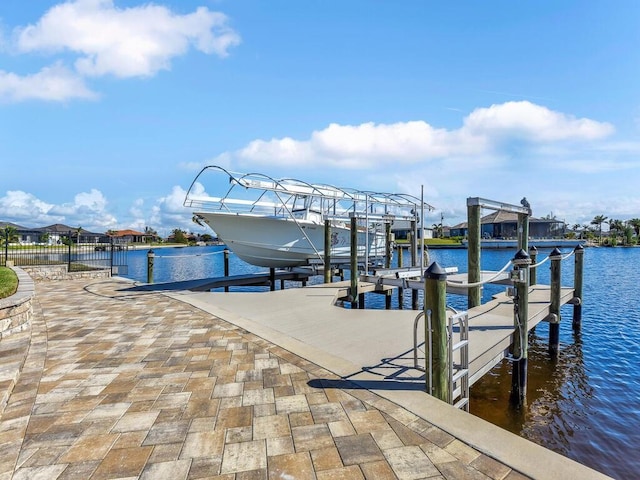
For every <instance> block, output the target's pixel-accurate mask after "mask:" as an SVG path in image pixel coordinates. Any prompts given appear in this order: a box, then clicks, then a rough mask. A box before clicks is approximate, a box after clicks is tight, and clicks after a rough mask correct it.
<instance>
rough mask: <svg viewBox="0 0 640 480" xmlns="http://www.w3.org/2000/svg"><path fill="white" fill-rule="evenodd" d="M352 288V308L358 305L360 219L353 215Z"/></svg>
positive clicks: (350, 294)
mask: <svg viewBox="0 0 640 480" xmlns="http://www.w3.org/2000/svg"><path fill="white" fill-rule="evenodd" d="M350 241H351V257H350V260H351V263H350V265H351V274H350V278H351V288H350V290H349V300H350V302H351V308H357V307H358V299H359V298H358V219H357V218H356V217H355V215H351V240H350Z"/></svg>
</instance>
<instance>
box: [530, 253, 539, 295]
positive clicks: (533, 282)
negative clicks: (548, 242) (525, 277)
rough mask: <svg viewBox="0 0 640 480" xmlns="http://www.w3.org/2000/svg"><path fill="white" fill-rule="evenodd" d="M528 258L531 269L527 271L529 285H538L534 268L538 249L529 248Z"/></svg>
mask: <svg viewBox="0 0 640 480" xmlns="http://www.w3.org/2000/svg"><path fill="white" fill-rule="evenodd" d="M529 257H531V268H530V269H529V285H536V284H537V283H538V267H534V266H533V265H535V264H536V263H538V249H537V248H536V247H535V245H532V246H530V247H529Z"/></svg>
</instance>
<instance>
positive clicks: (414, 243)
mask: <svg viewBox="0 0 640 480" xmlns="http://www.w3.org/2000/svg"><path fill="white" fill-rule="evenodd" d="M423 241H424V240H423ZM411 266H412V267H413V268H416V267H419V265H418V230H417V222H416V221H415V220H411ZM411 308H412V309H413V310H418V291H417V290H416V289H415V288H412V289H411Z"/></svg>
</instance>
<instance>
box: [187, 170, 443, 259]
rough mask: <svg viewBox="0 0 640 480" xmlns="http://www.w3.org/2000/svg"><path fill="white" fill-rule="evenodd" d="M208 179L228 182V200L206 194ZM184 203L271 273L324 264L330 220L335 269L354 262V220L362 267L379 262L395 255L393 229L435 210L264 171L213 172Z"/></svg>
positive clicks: (401, 197)
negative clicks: (390, 242) (390, 248)
mask: <svg viewBox="0 0 640 480" xmlns="http://www.w3.org/2000/svg"><path fill="white" fill-rule="evenodd" d="M205 173H214V174H217V177H220V176H223V177H226V178H225V188H227V191H226V193H225V194H224V195H223V196H219V197H214V196H210V195H208V194H207V193H206V190H205V187H204V184H203V183H202V181H201V178H203V175H204V174H205ZM218 182H219V178H218ZM220 185H222V184H220ZM184 204H185V206H187V207H190V208H194V209H195V210H194V216H193V218H194V221H196V222H197V223H200V224H202V223H206V224H207V225H208V226H209V227H210V228H211V229H212V230H213V231H214V232H215V233H216V235H217V236H218V238H220V239H221V240H222V241H223V242H224V243H225V244H226V245H227V246H228V247H229V248H230V249H231V250H232V251H233V252H234V253H235V254H236V255H237V256H238V257H240V258H241V259H242V260H244V261H245V262H247V263H250V264H252V265H257V266H263V267H270V268H282V267H296V266H302V265H310V264H322V263H323V262H324V250H325V221H326V220H329V225H330V229H331V232H330V233H331V235H330V248H331V251H330V254H331V259H332V263H345V262H347V263H348V262H349V258H350V254H351V218H355V219H356V222H357V224H358V228H357V254H358V258H359V261H360V262H364V263H365V264H370V263H374V262H378V263H379V262H381V261H382V259H384V257H385V253H386V251H387V249H386V229H385V223H390V222H393V220H394V219H396V218H401V219H403V220H406V219H410V220H414V221H415V224H416V225H417V224H418V217H419V213H420V212H421V211H423V210H424V209H425V208H426V209H429V210H431V209H433V207H431V206H430V205H428V204H425V203H424V202H421V200H420V199H418V198H416V197H413V196H410V195H406V194H385V193H375V192H363V191H358V190H353V189H345V188H339V187H334V186H331V185H317V184H310V183H307V182H304V181H300V180H295V179H280V180H276V179H273V178H271V177H269V176H267V175H263V174H257V173H251V174H239V173H232V172H229V171H227V170H225V169H224V168H222V167H218V166H208V167H205V168H204V169H203V170H202V171H201V172H200V173H199V174H198V176H197V177H196V178H195V180H194V181H193V183H192V184H191V187H190V188H189V191H188V192H187V196H186V198H185V202H184ZM416 228H417V227H416ZM365 245H366V246H367V248H365Z"/></svg>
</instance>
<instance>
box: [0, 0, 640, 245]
mask: <svg viewBox="0 0 640 480" xmlns="http://www.w3.org/2000/svg"><path fill="white" fill-rule="evenodd" d="M638 25H640V2H638V1H637V0H619V1H617V2H615V6H613V4H611V3H610V2H605V1H603V0H589V1H577V0H576V1H572V0H538V1H529V2H514V1H512V0H510V1H502V0H499V1H492V0H489V1H485V2H477V1H466V2H465V1H460V2H451V1H447V0H432V1H423V0H406V1H402V2H391V1H378V0H368V1H363V0H350V1H344V0H339V1H338V0H308V1H291V0H287V1H284V0H269V1H264V0H196V1H192V0H170V1H169V0H159V1H157V2H153V3H150V2H142V1H138V0H70V1H66V2H62V1H59V0H58V1H55V0H29V1H24V0H2V2H1V3H0V221H8V222H13V223H17V224H19V225H23V226H27V227H38V226H45V225H50V224H53V223H64V224H66V225H69V226H72V227H78V226H81V227H82V228H85V229H87V230H91V231H95V232H104V231H106V230H109V229H126V228H133V229H137V230H143V229H144V228H145V227H146V226H148V227H150V228H153V229H155V230H157V231H158V232H159V233H160V234H168V233H169V232H170V231H171V230H173V229H175V228H182V229H185V230H187V231H193V232H202V233H204V230H202V229H201V228H200V227H198V226H197V225H195V224H194V223H193V222H192V220H191V218H192V212H191V211H190V210H189V209H187V208H185V207H184V206H183V202H184V198H185V194H186V191H187V189H188V188H189V186H190V185H191V182H192V181H193V179H194V178H195V176H196V175H197V173H198V171H199V170H200V169H201V168H202V167H203V166H205V165H220V166H223V167H225V168H228V169H230V170H232V171H235V172H242V173H248V172H260V173H264V174H267V175H270V176H272V177H276V178H284V177H288V178H297V179H301V180H305V181H307V182H310V183H329V184H333V185H336V186H340V187H350V188H360V189H366V190H376V191H382V192H390V193H411V194H413V195H417V196H419V195H420V191H421V189H422V188H423V189H424V195H425V201H427V202H428V203H430V204H431V205H433V206H434V207H435V208H436V210H435V211H434V212H432V213H431V214H430V215H429V216H428V217H427V218H426V222H425V223H426V224H427V225H430V224H431V223H438V222H439V221H440V218H441V216H442V217H443V219H444V224H445V225H454V224H456V223H458V222H461V221H464V220H466V199H467V198H468V197H483V198H487V199H491V200H495V201H499V202H505V203H513V204H519V202H520V199H521V198H522V197H526V198H527V199H528V201H529V203H530V204H531V207H532V210H533V216H534V217H544V216H548V215H552V216H554V217H556V218H558V219H560V220H563V221H565V222H567V223H568V224H569V226H572V225H574V224H585V223H586V224H588V223H589V222H590V221H591V220H592V219H593V218H594V217H595V216H596V215H605V216H607V217H609V218H611V219H619V220H628V219H631V218H639V217H640V188H639V185H640V81H639V78H640V75H639V74H640V47H639V46H640V28H638ZM203 188H204V189H205V190H206V191H207V193H209V194H211V195H219V194H220V193H223V192H219V191H215V190H214V189H213V188H214V187H212V186H209V188H207V185H203ZM486 213H491V212H486ZM605 230H606V226H605Z"/></svg>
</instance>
